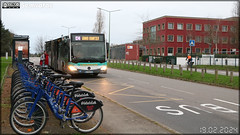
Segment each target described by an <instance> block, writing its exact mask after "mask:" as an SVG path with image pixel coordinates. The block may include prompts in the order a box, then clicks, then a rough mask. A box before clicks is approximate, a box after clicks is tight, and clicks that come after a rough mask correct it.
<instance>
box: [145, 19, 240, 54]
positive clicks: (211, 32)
mask: <svg viewBox="0 0 240 135" xmlns="http://www.w3.org/2000/svg"><path fill="white" fill-rule="evenodd" d="M236 19H237V18H234V17H231V18H225V19H220V18H219V19H216V18H196V17H176V16H163V17H160V18H156V19H153V20H149V21H146V22H144V23H143V44H144V45H145V46H146V48H147V49H146V52H145V54H146V53H147V54H151V55H161V56H172V55H176V53H180V54H187V53H190V47H189V40H195V46H194V47H192V53H196V54H202V53H208V54H209V53H210V52H211V54H213V53H218V54H221V53H222V54H239V52H238V51H239V47H238V46H239V45H237V44H238V43H239V42H237V39H238V38H237V34H236V33H237V25H238V24H236ZM216 50H217V52H215V51H216Z"/></svg>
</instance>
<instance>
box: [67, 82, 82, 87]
mask: <svg viewBox="0 0 240 135" xmlns="http://www.w3.org/2000/svg"><path fill="white" fill-rule="evenodd" d="M69 84H71V85H73V86H74V87H81V86H82V85H83V84H84V83H83V82H80V81H78V82H76V81H74V82H73V81H71V82H69Z"/></svg>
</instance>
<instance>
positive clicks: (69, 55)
mask: <svg viewBox="0 0 240 135" xmlns="http://www.w3.org/2000/svg"><path fill="white" fill-rule="evenodd" d="M62 27H64V28H67V29H68V36H69V39H70V35H69V29H72V28H75V26H72V27H67V26H62ZM71 49H72V47H71V40H70V44H69V53H70V54H69V56H70V61H72V56H71Z"/></svg>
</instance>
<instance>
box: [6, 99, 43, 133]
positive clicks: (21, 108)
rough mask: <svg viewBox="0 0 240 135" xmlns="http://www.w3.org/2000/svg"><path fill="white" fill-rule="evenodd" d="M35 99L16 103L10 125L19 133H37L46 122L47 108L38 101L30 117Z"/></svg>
mask: <svg viewBox="0 0 240 135" xmlns="http://www.w3.org/2000/svg"><path fill="white" fill-rule="evenodd" d="M33 104H34V101H23V102H20V103H19V104H17V105H15V106H14V107H13V109H12V112H11V115H10V125H11V127H12V128H13V130H14V131H15V132H16V133H18V134H36V133H38V132H40V131H41V130H42V129H43V127H44V126H45V124H46V118H47V114H46V109H45V107H44V106H43V105H42V104H41V103H37V104H36V106H35V109H34V112H33V114H32V117H31V118H30V119H28V114H29V112H30V110H31V108H32V105H33Z"/></svg>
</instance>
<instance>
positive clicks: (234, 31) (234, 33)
mask: <svg viewBox="0 0 240 135" xmlns="http://www.w3.org/2000/svg"><path fill="white" fill-rule="evenodd" d="M239 10H240V9H239V2H236V3H235V5H234V8H233V16H234V17H232V20H233V21H234V24H233V26H232V28H230V29H231V39H232V41H230V42H231V44H232V45H233V47H236V48H238V49H239V31H240V27H239V19H240V17H239Z"/></svg>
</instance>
